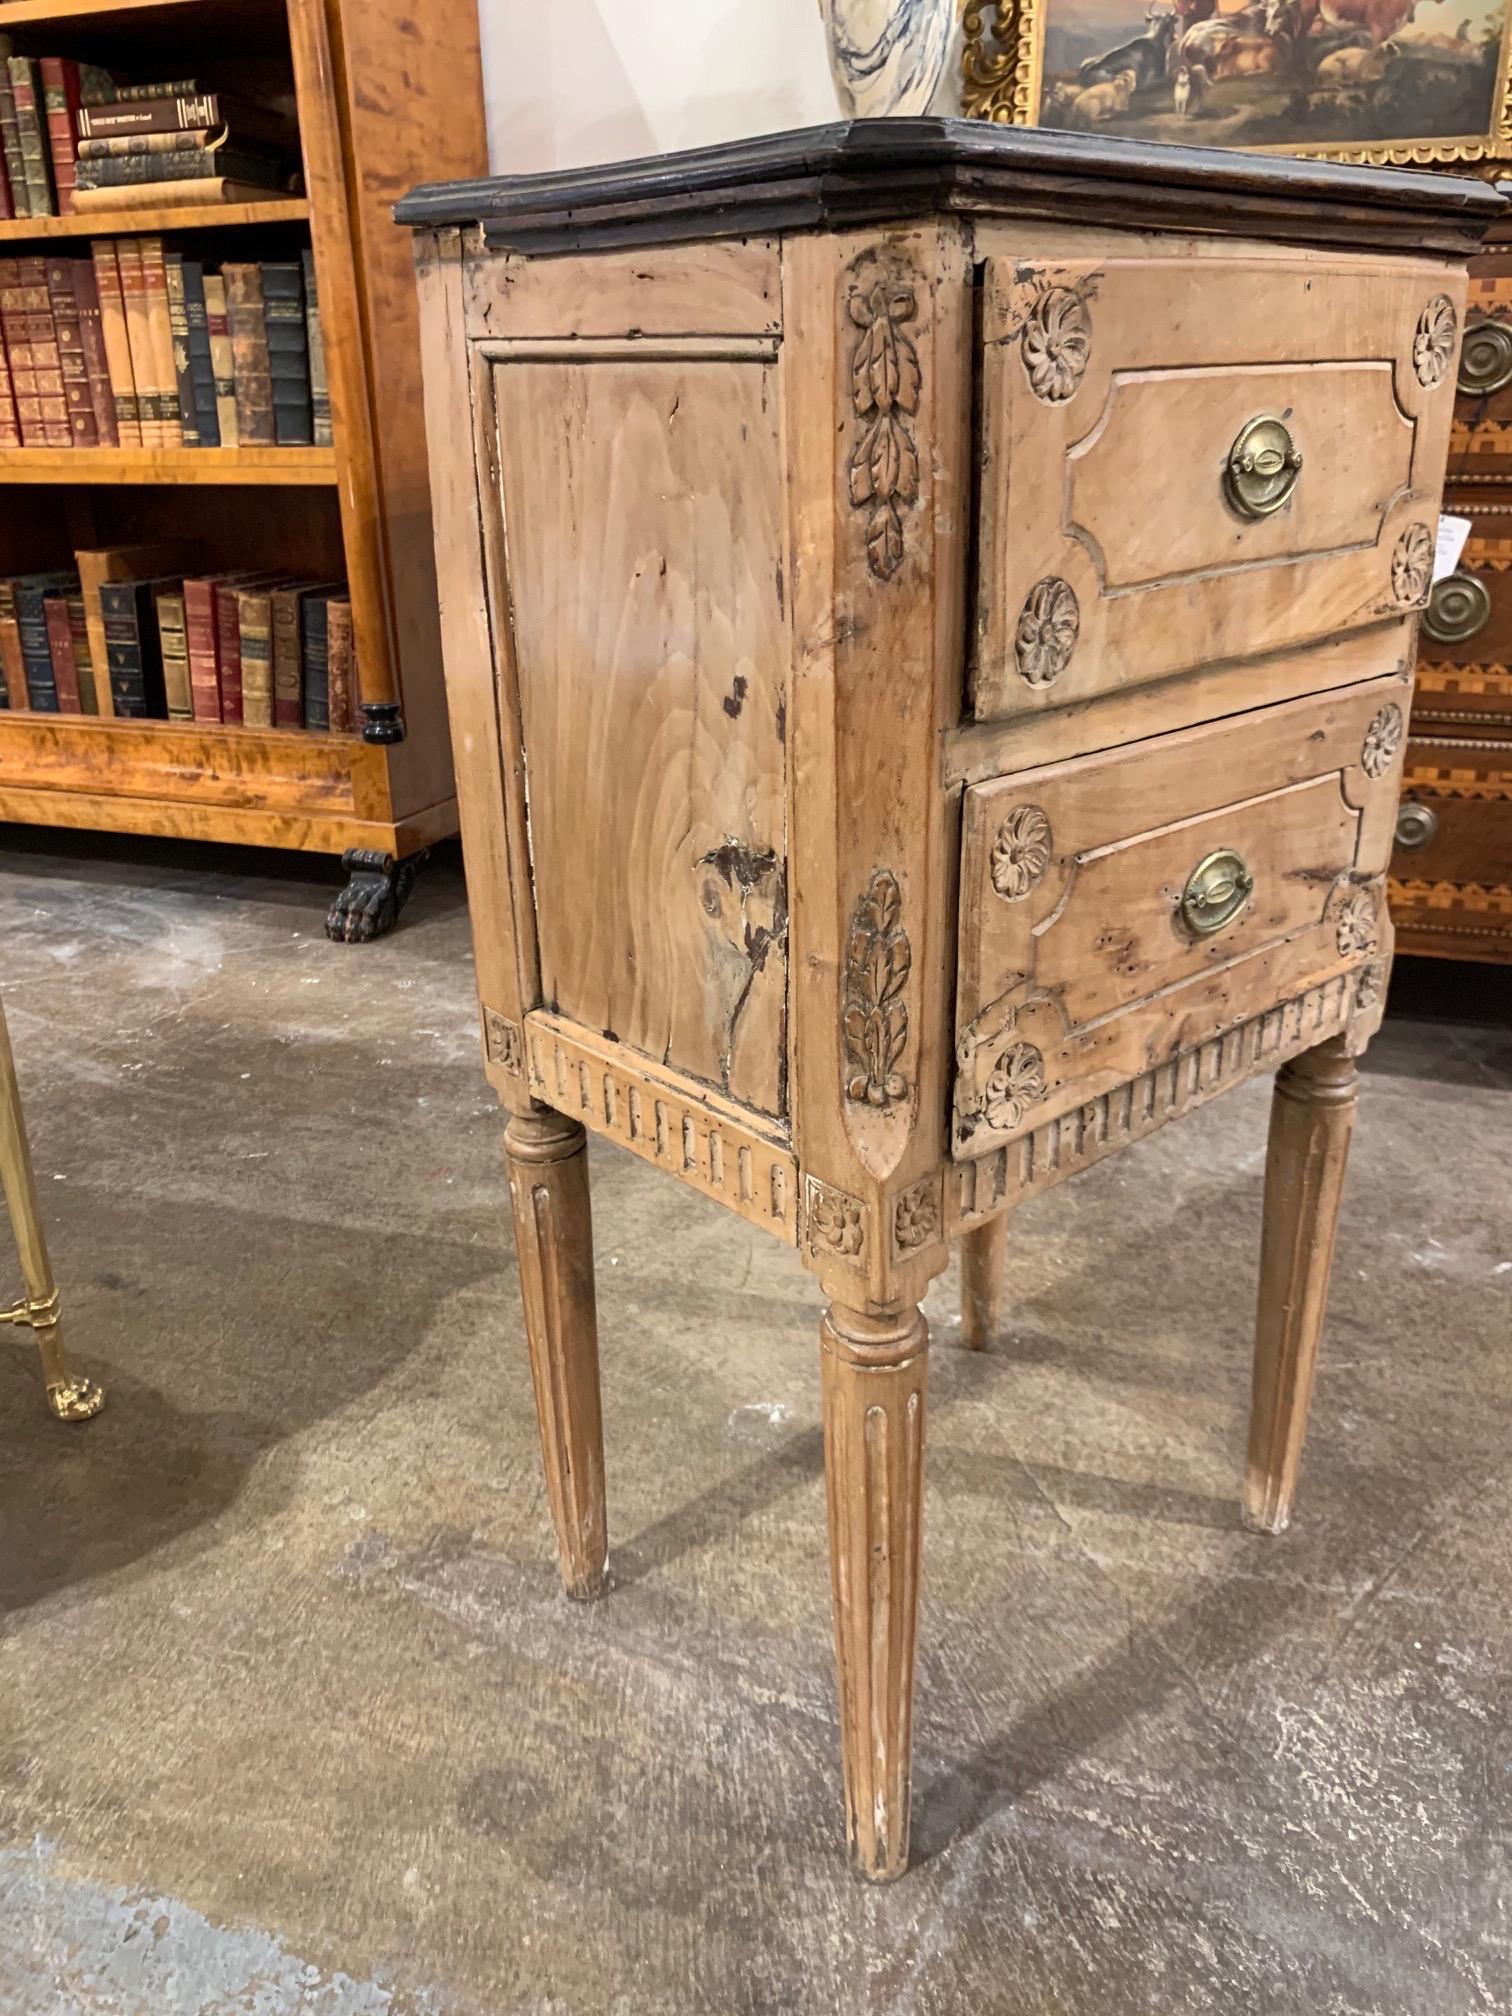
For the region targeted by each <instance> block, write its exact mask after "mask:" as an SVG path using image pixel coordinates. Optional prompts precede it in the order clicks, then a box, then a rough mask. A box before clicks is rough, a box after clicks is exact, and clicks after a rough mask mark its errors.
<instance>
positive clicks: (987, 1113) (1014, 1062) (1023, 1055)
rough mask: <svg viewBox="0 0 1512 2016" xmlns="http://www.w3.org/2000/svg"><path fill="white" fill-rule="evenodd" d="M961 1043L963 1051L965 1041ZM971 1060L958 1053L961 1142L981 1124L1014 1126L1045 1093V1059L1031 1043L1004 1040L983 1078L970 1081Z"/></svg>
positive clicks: (996, 1129)
mask: <svg viewBox="0 0 1512 2016" xmlns="http://www.w3.org/2000/svg"><path fill="white" fill-rule="evenodd" d="M1009 1026H1010V1027H1011V1019H1010V1025H1009ZM970 1041H971V1039H970V1038H969V1037H968V1039H967V1043H968V1044H969V1043H970ZM962 1047H963V1051H964V1050H965V1048H966V1045H963V1046H962ZM970 1062H971V1059H970V1057H969V1055H962V1054H958V1055H957V1058H956V1063H957V1067H958V1069H957V1077H956V1100H955V1109H956V1132H957V1135H958V1138H959V1139H960V1141H961V1142H962V1143H964V1142H966V1141H969V1140H970V1138H971V1136H972V1135H973V1134H974V1133H975V1132H976V1131H977V1129H978V1128H981V1127H987V1128H990V1129H992V1131H993V1132H995V1133H1003V1132H1006V1131H1007V1130H1008V1129H1010V1128H1013V1127H1017V1126H1018V1124H1019V1122H1020V1121H1021V1120H1022V1119H1023V1118H1024V1115H1025V1114H1026V1113H1027V1112H1028V1111H1029V1109H1030V1107H1032V1106H1036V1105H1038V1103H1039V1101H1040V1100H1041V1099H1043V1098H1044V1096H1045V1059H1044V1057H1043V1055H1042V1054H1041V1052H1040V1051H1039V1050H1037V1049H1036V1048H1035V1046H1034V1045H1033V1044H1032V1043H1024V1042H1018V1043H1009V1044H1007V1045H1006V1046H1005V1048H1004V1049H1002V1050H1001V1051H1000V1052H999V1053H998V1055H997V1057H996V1059H995V1060H994V1062H993V1064H992V1068H991V1070H990V1071H989V1072H988V1073H987V1076H986V1078H985V1079H977V1080H976V1081H975V1082H973V1080H972V1079H971V1078H970V1077H969V1076H968V1070H969V1066H970Z"/></svg>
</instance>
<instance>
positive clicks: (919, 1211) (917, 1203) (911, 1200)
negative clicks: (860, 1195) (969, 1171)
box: [892, 1173, 945, 1260]
mask: <svg viewBox="0 0 1512 2016" xmlns="http://www.w3.org/2000/svg"><path fill="white" fill-rule="evenodd" d="M892 1226H893V1252H894V1254H895V1255H896V1256H897V1258H898V1259H900V1260H905V1259H907V1258H908V1256H909V1255H910V1254H912V1253H917V1252H919V1251H920V1249H921V1248H923V1247H925V1246H934V1245H937V1244H938V1243H939V1242H940V1240H942V1239H943V1238H944V1236H945V1231H944V1227H945V1207H944V1202H943V1198H942V1195H941V1180H940V1177H939V1174H938V1173H936V1174H934V1175H931V1176H924V1177H921V1178H920V1180H919V1181H918V1182H917V1183H913V1184H911V1185H910V1186H909V1188H908V1189H906V1190H903V1191H900V1193H899V1194H898V1196H897V1197H895V1198H894V1199H893V1207H892Z"/></svg>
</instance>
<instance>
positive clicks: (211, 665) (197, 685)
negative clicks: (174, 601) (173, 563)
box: [184, 574, 224, 721]
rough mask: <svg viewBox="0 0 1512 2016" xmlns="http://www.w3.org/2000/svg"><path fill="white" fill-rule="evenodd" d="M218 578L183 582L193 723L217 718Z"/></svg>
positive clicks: (219, 703)
mask: <svg viewBox="0 0 1512 2016" xmlns="http://www.w3.org/2000/svg"><path fill="white" fill-rule="evenodd" d="M221 579H224V577H223V576H216V575H213V574H201V575H198V576H196V577H195V578H194V579H192V580H186V581H185V582H184V643H185V646H186V648H187V650H188V653H189V697H190V701H191V704H192V706H193V710H194V718H195V720H196V721H219V720H220V719H221V690H220V641H219V638H218V636H217V634H216V627H215V590H216V587H217V584H218V582H219V581H220V580H221Z"/></svg>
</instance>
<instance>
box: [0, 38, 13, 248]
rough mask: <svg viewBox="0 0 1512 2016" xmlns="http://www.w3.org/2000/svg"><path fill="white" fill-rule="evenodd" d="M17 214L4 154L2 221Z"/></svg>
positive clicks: (0, 201) (0, 180)
mask: <svg viewBox="0 0 1512 2016" xmlns="http://www.w3.org/2000/svg"><path fill="white" fill-rule="evenodd" d="M9 82H10V75H9V72H7V73H6V83H7V85H9ZM15 214H16V199H15V197H14V196H12V194H11V186H10V170H9V169H8V168H7V167H6V165H5V156H4V155H3V154H0V219H4V218H7V217H14V216H15Z"/></svg>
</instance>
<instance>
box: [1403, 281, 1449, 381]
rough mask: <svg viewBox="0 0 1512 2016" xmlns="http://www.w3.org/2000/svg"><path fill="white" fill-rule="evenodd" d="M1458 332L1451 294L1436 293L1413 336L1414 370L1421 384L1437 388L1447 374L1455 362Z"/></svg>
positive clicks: (1419, 320) (1420, 318)
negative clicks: (1455, 344) (1455, 341)
mask: <svg viewBox="0 0 1512 2016" xmlns="http://www.w3.org/2000/svg"><path fill="white" fill-rule="evenodd" d="M1458 330H1459V324H1458V320H1457V318H1456V316H1455V313H1454V303H1453V302H1452V301H1451V300H1450V299H1449V296H1448V295H1447V294H1435V295H1434V297H1433V299H1432V300H1431V301H1430V302H1429V303H1428V306H1427V307H1426V308H1425V309H1424V310H1423V312H1422V314H1421V315H1419V317H1418V322H1417V328H1416V329H1415V330H1414V331H1413V335H1412V368H1413V370H1414V371H1415V372H1416V373H1417V378H1418V383H1419V384H1420V385H1426V386H1429V387H1432V386H1434V385H1437V384H1438V383H1439V382H1440V380H1441V379H1443V378H1444V376H1445V375H1446V374H1447V372H1448V370H1449V366H1450V365H1451V364H1452V363H1453V361H1454V339H1455V337H1456V335H1457V334H1458Z"/></svg>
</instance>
